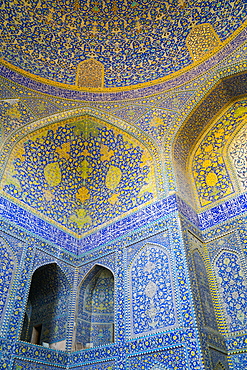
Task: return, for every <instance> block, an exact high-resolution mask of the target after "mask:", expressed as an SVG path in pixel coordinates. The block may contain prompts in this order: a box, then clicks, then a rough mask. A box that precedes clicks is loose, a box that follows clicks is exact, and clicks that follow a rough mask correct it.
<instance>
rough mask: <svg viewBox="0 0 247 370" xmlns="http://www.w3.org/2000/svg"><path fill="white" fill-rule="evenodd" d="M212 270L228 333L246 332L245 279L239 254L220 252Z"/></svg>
mask: <svg viewBox="0 0 247 370" xmlns="http://www.w3.org/2000/svg"><path fill="white" fill-rule="evenodd" d="M213 269H214V273H215V275H216V281H217V288H218V295H219V298H220V301H221V305H222V311H223V312H224V317H225V321H226V325H227V328H228V332H230V333H234V332H238V331H243V330H246V328H247V306H246V302H247V292H246V287H247V279H246V271H245V268H244V265H243V262H242V258H241V256H240V254H239V253H236V252H232V251H231V250H222V251H221V252H220V253H219V254H218V255H217V257H216V258H215V259H214V263H213Z"/></svg>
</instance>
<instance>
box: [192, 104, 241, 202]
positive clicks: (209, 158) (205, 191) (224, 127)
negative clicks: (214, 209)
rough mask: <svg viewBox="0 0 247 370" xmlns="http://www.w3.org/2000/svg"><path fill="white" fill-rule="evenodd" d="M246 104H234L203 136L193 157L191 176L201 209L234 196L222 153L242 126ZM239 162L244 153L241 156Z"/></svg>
mask: <svg viewBox="0 0 247 370" xmlns="http://www.w3.org/2000/svg"><path fill="white" fill-rule="evenodd" d="M246 112H247V101H245V100H242V101H240V102H237V103H235V104H233V105H232V106H231V107H230V108H229V109H228V110H227V111H226V112H225V113H224V114H223V116H222V117H220V118H219V119H217V121H216V123H214V124H213V125H212V126H211V127H210V131H209V132H207V133H206V135H204V136H203V138H202V139H201V140H200V143H199V145H198V146H197V149H196V151H195V153H194V155H193V159H192V164H191V166H192V168H191V171H192V176H193V180H194V183H195V187H196V191H197V197H198V199H199V202H200V205H201V206H202V207H203V206H205V205H208V204H210V203H213V202H215V201H217V200H218V199H222V198H224V197H226V196H227V195H230V194H232V193H234V192H235V189H234V185H233V182H232V179H231V177H230V174H229V170H228V169H227V167H226V158H225V156H224V153H223V150H224V147H225V145H226V143H227V140H229V137H231V136H232V135H234V133H235V130H236V129H237V128H238V126H239V125H241V124H243V119H244V116H245V115H246ZM242 158H243V159H242V160H244V153H243V152H242Z"/></svg>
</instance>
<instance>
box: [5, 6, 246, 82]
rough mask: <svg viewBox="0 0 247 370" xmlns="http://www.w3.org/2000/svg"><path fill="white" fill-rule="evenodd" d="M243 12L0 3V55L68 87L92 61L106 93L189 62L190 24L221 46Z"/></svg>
mask: <svg viewBox="0 0 247 370" xmlns="http://www.w3.org/2000/svg"><path fill="white" fill-rule="evenodd" d="M245 6H246V5H245V1H244V0H242V1H241V0H232V1H227V2H226V1H201V0H197V1H189V0H167V1H163V0H156V1H149V0H140V1H132V0H115V1H112V0H98V1H92V0H57V1H52V0H20V1H17V0H3V1H2V2H1V7H0V19H1V21H0V35H1V38H0V39H1V41H0V57H1V58H3V60H5V61H7V62H9V63H11V64H12V65H14V66H15V67H18V68H21V69H22V70H25V71H26V72H30V73H32V74H35V75H37V76H40V77H43V78H46V79H49V80H52V81H55V82H60V83H65V84H69V85H75V84H76V72H77V67H78V65H79V63H81V62H83V61H84V60H87V59H90V58H92V59H95V60H96V61H98V62H100V63H101V64H102V66H103V67H102V68H103V70H104V86H105V87H122V86H130V85H136V84H139V83H143V82H148V81H152V80H154V79H158V78H162V77H164V76H167V75H169V74H171V73H172V72H176V71H179V70H180V69H181V68H183V67H185V66H188V65H189V64H191V63H192V56H191V54H190V53H189V50H188V48H187V46H186V39H187V37H188V35H189V34H190V32H191V30H192V29H193V27H194V26H196V25H199V24H205V23H206V24H209V25H211V26H212V27H213V29H214V31H215V35H216V36H217V37H218V38H219V42H222V41H224V40H226V39H227V38H228V37H229V36H231V34H232V33H233V32H234V31H235V30H236V29H237V28H238V27H239V26H240V25H241V24H242V23H243V22H244V19H245V17H246V8H245ZM197 41H198V40H196V41H195V45H197ZM193 42H194V41H193ZM204 42H205V40H204ZM206 44H207V42H206ZM206 44H205V45H206ZM193 45H194V44H193ZM207 47H209V49H210V45H207ZM209 49H208V50H209Z"/></svg>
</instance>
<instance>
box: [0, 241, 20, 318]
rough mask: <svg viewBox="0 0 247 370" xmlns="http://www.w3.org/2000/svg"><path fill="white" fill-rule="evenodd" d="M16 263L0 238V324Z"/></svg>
mask: <svg viewBox="0 0 247 370" xmlns="http://www.w3.org/2000/svg"><path fill="white" fill-rule="evenodd" d="M16 265H17V261H16V258H15V256H14V254H13V252H12V251H11V249H10V248H9V246H8V244H7V242H6V240H5V239H3V238H2V237H0V292H1V299H0V324H2V320H3V319H4V312H5V308H6V304H7V302H8V297H9V295H10V290H11V285H12V280H13V277H14V274H15V269H16Z"/></svg>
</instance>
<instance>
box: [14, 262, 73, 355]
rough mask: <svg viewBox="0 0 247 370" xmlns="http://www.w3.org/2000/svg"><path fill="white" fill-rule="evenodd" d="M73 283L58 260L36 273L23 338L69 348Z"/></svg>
mask: <svg viewBox="0 0 247 370" xmlns="http://www.w3.org/2000/svg"><path fill="white" fill-rule="evenodd" d="M69 295H70V286H69V283H68V281H67V278H66V276H65V274H64V273H63V271H62V270H61V269H60V267H59V266H58V265H57V264H56V263H51V264H48V265H44V266H41V267H39V268H38V269H37V270H36V271H35V272H34V274H33V276H32V282H31V286H30V291H29V296H28V303H27V306H26V312H25V318H24V322H23V327H22V332H21V340H24V341H27V342H31V343H33V344H38V345H43V346H45V347H50V348H54V349H61V350H65V345H66V328H67V320H68V311H69Z"/></svg>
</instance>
